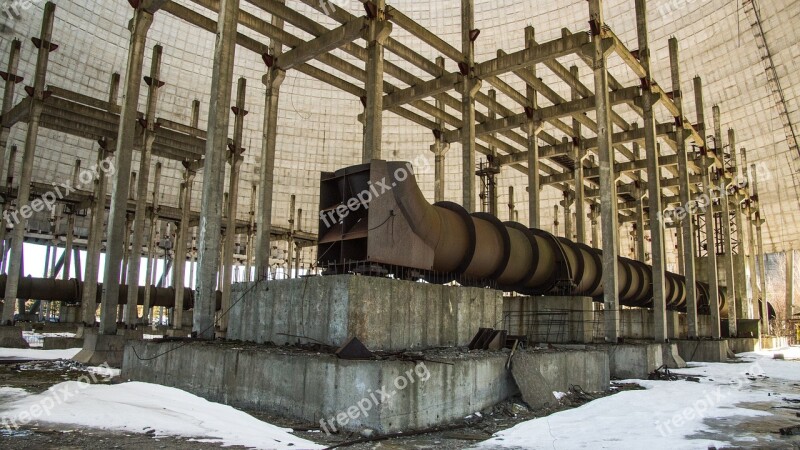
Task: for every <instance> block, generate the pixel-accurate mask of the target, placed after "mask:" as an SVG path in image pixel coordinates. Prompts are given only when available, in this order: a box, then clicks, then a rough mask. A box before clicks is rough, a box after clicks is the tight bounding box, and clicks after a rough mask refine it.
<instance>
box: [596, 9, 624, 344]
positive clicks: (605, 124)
mask: <svg viewBox="0 0 800 450" xmlns="http://www.w3.org/2000/svg"><path fill="white" fill-rule="evenodd" d="M589 15H590V20H591V22H592V23H593V27H592V29H593V32H592V43H593V45H594V85H595V90H596V94H595V98H596V102H597V104H596V111H597V146H598V154H599V166H600V203H601V205H602V208H601V210H600V214H601V221H602V223H601V226H602V233H603V286H604V289H603V291H604V294H603V303H604V306H605V309H604V311H605V312H604V318H605V328H606V333H605V338H606V342H617V341H618V340H619V336H620V328H619V316H620V310H619V302H618V299H617V297H618V295H619V289H618V287H619V271H618V266H617V259H618V256H619V248H618V246H617V242H618V234H619V228H618V226H617V220H618V219H617V183H616V177H615V175H614V148H613V142H612V128H611V103H610V99H609V91H608V67H607V62H608V54H609V52H610V51H611V50H613V47H612V46H608V45H607V44H608V42H609V41H607V40H606V39H605V38H604V36H603V31H602V30H603V26H604V25H605V21H604V18H603V1H602V0H589Z"/></svg>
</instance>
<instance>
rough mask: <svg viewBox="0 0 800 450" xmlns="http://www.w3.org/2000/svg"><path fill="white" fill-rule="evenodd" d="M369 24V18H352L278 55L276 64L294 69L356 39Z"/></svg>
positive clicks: (287, 68)
mask: <svg viewBox="0 0 800 450" xmlns="http://www.w3.org/2000/svg"><path fill="white" fill-rule="evenodd" d="M367 25H368V20H367V19H366V18H363V17H362V18H357V19H354V20H351V21H350V22H348V23H346V24H344V25H342V26H340V27H338V28H334V29H333V30H330V31H328V32H325V33H323V34H321V35H319V36H318V37H316V38H314V39H312V40H310V41H308V42H304V43H302V44H300V45H297V46H295V47H294V48H292V49H291V50H289V51H288V52H286V53H284V54H282V55H280V56H278V58H277V61H276V62H275V64H276V65H277V67H280V68H281V69H283V70H289V69H293V68H295V67H296V66H298V65H300V64H303V63H305V62H307V61H310V60H312V59H314V58H316V57H318V56H319V55H321V54H324V53H328V52H329V51H331V50H333V49H336V48H339V47H341V46H342V45H344V44H345V43H348V42H351V41H354V40H355V39H357V38H359V37H360V36H361V33H362V32H363V30H364V29H365V28H366V27H367Z"/></svg>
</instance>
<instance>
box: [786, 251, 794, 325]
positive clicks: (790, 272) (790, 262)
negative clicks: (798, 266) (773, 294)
mask: <svg viewBox="0 0 800 450" xmlns="http://www.w3.org/2000/svg"><path fill="white" fill-rule="evenodd" d="M786 317H787V318H790V319H793V318H794V250H789V251H787V252H786Z"/></svg>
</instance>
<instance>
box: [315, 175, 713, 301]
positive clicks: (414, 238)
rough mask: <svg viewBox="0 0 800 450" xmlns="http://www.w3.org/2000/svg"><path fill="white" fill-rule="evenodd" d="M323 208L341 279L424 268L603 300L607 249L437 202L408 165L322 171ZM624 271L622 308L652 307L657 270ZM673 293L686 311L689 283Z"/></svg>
mask: <svg viewBox="0 0 800 450" xmlns="http://www.w3.org/2000/svg"><path fill="white" fill-rule="evenodd" d="M376 187H380V189H377V188H376ZM320 211H321V216H320V218H321V220H320V228H319V229H320V236H319V253H318V254H319V255H320V257H319V263H320V265H321V266H322V267H327V268H328V269H329V270H332V271H335V272H339V271H344V270H351V269H352V267H354V265H355V266H358V265H359V264H362V265H364V266H365V267H370V268H374V264H377V265H384V266H394V267H397V268H406V269H417V273H418V274H421V276H422V278H425V279H426V280H428V281H431V282H449V281H453V280H456V281H458V282H460V283H461V284H465V285H475V286H487V285H492V286H495V287H497V288H499V289H503V290H506V291H516V292H520V293H523V294H526V295H544V294H546V295H565V296H576V295H580V296H588V297H594V298H597V299H600V298H602V295H603V285H602V264H601V262H602V257H601V256H602V252H601V251H600V250H597V249H592V248H590V247H588V246H586V245H583V244H577V243H574V242H572V241H570V240H568V239H565V238H557V237H555V236H553V235H552V234H550V233H548V232H546V231H543V230H538V229H528V228H526V227H525V226H523V225H522V224H519V223H516V222H505V223H501V222H500V221H499V220H498V219H497V218H496V217H494V216H492V215H489V214H485V213H475V214H469V213H467V211H466V210H465V209H464V208H462V207H461V206H460V205H457V204H455V203H451V202H440V203H437V204H435V205H431V204H430V203H429V202H428V201H427V200H426V199H425V197H424V195H423V194H422V192H421V191H420V189H419V186H418V185H417V182H416V179H415V177H414V174H413V172H412V169H411V166H410V164H408V163H404V162H386V161H379V160H375V161H372V162H371V163H369V164H361V165H358V166H353V167H348V168H344V169H341V170H339V171H337V172H335V173H323V174H322V180H321V188H320ZM618 267H619V291H618V294H619V301H620V304H622V305H624V306H631V307H652V298H653V292H652V279H653V276H652V268H651V267H650V266H648V265H646V264H644V263H642V262H639V261H634V260H631V259H628V258H619V259H618ZM370 270H372V269H370ZM666 287H667V289H666V296H667V307H668V308H670V309H674V310H685V308H686V280H685V278H684V277H682V276H680V275H676V274H673V273H668V274H667V277H666ZM696 289H697V291H698V293H699V294H700V295H699V296H698V297H699V299H700V303H699V309H700V310H701V311H703V306H704V303H703V302H705V310H706V311H707V310H708V297H709V296H708V295H707V293H708V289H709V288H708V286H706V285H700V284H698V286H697V287H696ZM721 303H723V302H721Z"/></svg>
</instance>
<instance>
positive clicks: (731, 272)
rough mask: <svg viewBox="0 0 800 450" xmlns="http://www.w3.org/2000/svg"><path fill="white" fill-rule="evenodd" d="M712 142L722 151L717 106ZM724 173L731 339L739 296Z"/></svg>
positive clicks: (721, 179) (724, 222) (723, 196)
mask: <svg viewBox="0 0 800 450" xmlns="http://www.w3.org/2000/svg"><path fill="white" fill-rule="evenodd" d="M713 112H714V141H715V142H716V146H717V149H718V150H719V151H721V150H722V124H721V122H720V111H719V106H717V105H714V109H713ZM719 156H720V158H724V155H722V154H720V155H719ZM735 174H736V172H735V170H734V173H733V175H734V176H735ZM725 176H726V174H725V172H723V173H722V176H721V177H720V187H719V189H720V192H722V193H723V195H722V198H721V203H722V232H723V235H724V236H723V240H724V243H725V258H724V261H723V262H724V266H725V284H726V287H727V295H726V298H725V305H726V306H727V309H728V335H729V336H731V337H736V335H737V326H736V319H737V314H736V312H737V309H738V308H737V307H736V304H737V303H738V302H739V298H740V297H739V296H738V295H737V289H736V283H737V281H738V280H737V279H736V268H735V257H734V255H733V238H732V236H731V211H730V203H731V197H730V196H729V194H728V191H727V178H726V177H725Z"/></svg>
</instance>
